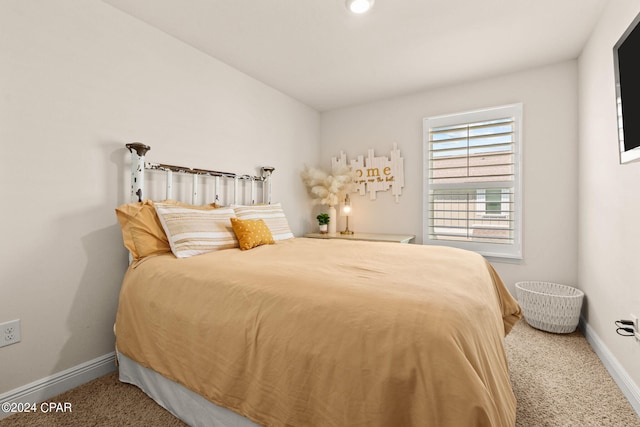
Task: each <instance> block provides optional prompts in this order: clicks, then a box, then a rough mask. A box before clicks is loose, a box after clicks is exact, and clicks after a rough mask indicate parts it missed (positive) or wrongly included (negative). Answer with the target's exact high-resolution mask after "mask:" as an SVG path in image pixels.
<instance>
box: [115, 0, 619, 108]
mask: <svg viewBox="0 0 640 427" xmlns="http://www.w3.org/2000/svg"><path fill="white" fill-rule="evenodd" d="M103 1H104V2H105V3H108V4H111V5H112V6H114V7H116V8H118V9H120V10H122V11H124V12H126V13H128V14H130V15H132V16H134V17H137V18H138V19H140V20H142V21H144V22H146V23H148V24H150V25H152V26H154V27H156V28H158V29H160V30H162V31H164V32H166V33H168V34H170V35H172V36H174V37H176V38H177V39H179V40H182V41H183V42H185V43H187V44H189V45H191V46H193V47H195V48H197V49H199V50H201V51H202V52H205V53H207V54H208V55H211V56H213V57H215V58H217V59H219V60H221V61H223V62H225V63H226V64H228V65H231V66H232V67H234V68H236V69H238V70H240V71H242V72H244V73H246V74H248V75H250V76H252V77H254V78H256V79H258V80H260V81H262V82H264V83H266V84H268V85H270V86H272V87H274V88H276V89H278V90H280V91H282V92H283V93H286V94H287V95H289V96H291V97H293V98H296V99H298V100H299V101H301V102H303V103H305V104H307V105H309V106H311V107H313V108H315V109H317V110H319V111H326V110H330V109H334V108H340V107H343V106H348V105H353V104H358V103H362V102H368V101H372V100H376V99H381V98H387V97H391V96H397V95H402V94H407V93H411V92H415V91H418V90H424V89H429V88H434V87H438V86H444V85H450V84H455V83H459V82H464V81H470V80H475V79H480V78H485V77H490V76H496V75H500V74H503V73H508V72H513V71H518V70H522V69H526V68H531V67H536V66H541V65H546V64H551V63H555V62H559V61H563V60H568V59H574V58H577V57H578V55H579V54H580V51H581V50H582V47H583V46H584V44H585V42H586V41H587V39H588V37H589V34H590V32H591V30H592V29H593V27H594V25H595V24H596V22H597V20H598V18H599V15H600V13H601V11H602V9H603V7H604V5H605V4H606V3H607V1H608V0H535V1H532V0H376V3H375V6H374V8H373V9H372V10H371V11H370V12H369V13H368V14H365V15H353V14H351V13H349V12H348V11H347V9H346V8H345V5H344V1H343V0H103Z"/></svg>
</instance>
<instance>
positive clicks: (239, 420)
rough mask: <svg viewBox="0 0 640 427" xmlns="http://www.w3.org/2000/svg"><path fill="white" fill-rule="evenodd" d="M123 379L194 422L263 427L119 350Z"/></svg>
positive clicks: (224, 426)
mask: <svg viewBox="0 0 640 427" xmlns="http://www.w3.org/2000/svg"><path fill="white" fill-rule="evenodd" d="M118 362H119V366H120V381H122V382H125V383H129V384H133V385H135V386H137V387H139V388H140V389H141V390H142V391H144V392H145V393H146V394H147V395H148V396H149V397H151V398H152V399H153V400H155V401H156V402H157V403H158V404H159V405H160V406H162V407H163V408H165V409H166V410H168V411H169V412H171V413H172V414H173V415H175V416H176V417H178V418H180V419H181V420H182V421H184V422H185V423H187V424H188V425H190V426H193V427H196V426H203V427H205V426H206V427H259V426H258V424H256V423H254V422H252V421H251V420H249V419H247V418H245V417H243V416H242V415H238V414H236V413H235V412H233V411H230V410H228V409H226V408H223V407H221V406H218V405H216V404H214V403H212V402H210V401H208V400H207V399H205V398H204V397H202V396H200V395H199V394H197V393H194V392H193V391H191V390H189V389H187V388H186V387H184V386H182V385H181V384H178V383H176V382H174V381H171V380H169V379H167V378H165V377H163V376H162V375H160V374H158V373H157V372H155V371H153V370H151V369H148V368H145V367H143V366H140V365H139V364H137V363H136V362H135V361H133V360H131V359H129V358H128V357H127V356H125V355H123V354H120V353H118Z"/></svg>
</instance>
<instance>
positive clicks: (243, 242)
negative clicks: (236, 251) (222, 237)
mask: <svg viewBox="0 0 640 427" xmlns="http://www.w3.org/2000/svg"><path fill="white" fill-rule="evenodd" d="M231 226H232V227H233V232H234V233H235V235H236V237H237V238H238V242H239V244H240V249H242V250H243V251H246V250H247V249H252V248H255V247H256V246H260V245H272V244H274V243H275V240H273V236H272V235H271V230H269V227H267V224H266V223H265V222H264V220H261V219H239V218H231Z"/></svg>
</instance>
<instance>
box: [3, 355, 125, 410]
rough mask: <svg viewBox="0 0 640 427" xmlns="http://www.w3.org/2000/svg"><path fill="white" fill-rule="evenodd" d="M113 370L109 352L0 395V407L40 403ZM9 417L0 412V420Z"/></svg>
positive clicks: (112, 360)
mask: <svg viewBox="0 0 640 427" xmlns="http://www.w3.org/2000/svg"><path fill="white" fill-rule="evenodd" d="M115 370H116V363H115V352H111V353H108V354H105V355H103V356H100V357H96V358H95V359H93V360H89V361H88V362H84V363H81V364H79V365H76V366H73V367H71V368H69V369H66V370H64V371H62V372H58V373H57V374H54V375H51V376H48V377H46V378H42V379H39V380H37V381H34V382H32V383H29V384H27V385H24V386H22V387H18V388H16V389H14V390H9V391H8V392H6V393H3V394H0V405H1V404H3V403H5V402H9V403H38V402H42V401H45V400H47V399H50V398H52V397H54V396H57V395H59V394H60V393H64V392H65V391H68V390H71V389H72V388H74V387H78V386H79V385H82V384H85V383H88V382H89V381H92V380H94V379H96V378H99V377H101V376H103V375H106V374H108V373H109V372H112V371H115ZM9 415H12V413H6V412H4V411H2V410H0V419H2V418H5V417H7V416H9Z"/></svg>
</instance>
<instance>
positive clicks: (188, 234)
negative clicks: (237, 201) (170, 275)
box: [155, 202, 238, 258]
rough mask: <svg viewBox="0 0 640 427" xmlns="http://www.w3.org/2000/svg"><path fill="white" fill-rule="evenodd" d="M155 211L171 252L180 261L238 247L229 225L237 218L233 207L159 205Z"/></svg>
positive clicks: (156, 205) (157, 204)
mask: <svg viewBox="0 0 640 427" xmlns="http://www.w3.org/2000/svg"><path fill="white" fill-rule="evenodd" d="M155 208H156V212H157V213H158V217H159V218H160V223H161V224H162V228H163V229H164V231H165V233H166V235H167V238H168V239H169V245H170V246H171V252H173V254H174V255H175V256H176V257H178V258H188V257H191V256H194V255H200V254H204V253H207V252H213V251H217V250H221V249H229V248H237V247H238V241H237V239H236V236H235V234H234V232H233V229H232V228H231V224H230V223H229V220H230V219H231V218H232V217H234V216H235V214H234V212H233V209H231V208H219V209H211V210H203V209H190V208H185V207H182V206H176V205H173V204H167V203H157V202H156V203H155Z"/></svg>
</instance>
